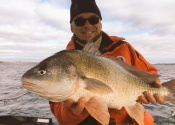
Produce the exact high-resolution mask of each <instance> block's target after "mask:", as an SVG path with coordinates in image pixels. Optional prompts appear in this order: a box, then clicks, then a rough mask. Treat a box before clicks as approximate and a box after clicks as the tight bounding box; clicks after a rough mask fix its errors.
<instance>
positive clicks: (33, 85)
mask: <svg viewBox="0 0 175 125" xmlns="http://www.w3.org/2000/svg"><path fill="white" fill-rule="evenodd" d="M22 85H23V86H24V87H25V88H28V89H32V88H35V89H36V88H38V87H39V86H37V85H35V84H33V83H30V82H26V81H24V82H22Z"/></svg>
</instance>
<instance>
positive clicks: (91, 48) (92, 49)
mask: <svg viewBox="0 0 175 125" xmlns="http://www.w3.org/2000/svg"><path fill="white" fill-rule="evenodd" d="M83 51H84V52H87V53H90V54H93V55H96V56H101V55H102V54H101V52H100V51H99V50H98V48H97V47H96V46H95V45H94V43H93V42H88V43H87V44H86V45H85V46H84V48H83Z"/></svg>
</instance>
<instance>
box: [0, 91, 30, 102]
mask: <svg viewBox="0 0 175 125" xmlns="http://www.w3.org/2000/svg"><path fill="white" fill-rule="evenodd" d="M25 94H27V92H25V93H23V94H22V95H19V96H17V97H13V98H4V99H0V101H1V102H4V104H7V102H8V101H10V100H16V99H18V98H19V97H21V96H23V95H25Z"/></svg>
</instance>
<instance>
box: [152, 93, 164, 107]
mask: <svg viewBox="0 0 175 125" xmlns="http://www.w3.org/2000/svg"><path fill="white" fill-rule="evenodd" d="M154 98H155V99H156V100H157V102H158V103H160V104H163V103H164V98H163V97H162V96H161V95H160V94H158V93H156V94H154Z"/></svg>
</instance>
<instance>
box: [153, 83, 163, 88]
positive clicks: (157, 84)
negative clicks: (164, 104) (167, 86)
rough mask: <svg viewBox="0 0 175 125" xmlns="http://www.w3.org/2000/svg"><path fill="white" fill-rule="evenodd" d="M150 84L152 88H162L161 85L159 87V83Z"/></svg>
mask: <svg viewBox="0 0 175 125" xmlns="http://www.w3.org/2000/svg"><path fill="white" fill-rule="evenodd" d="M152 84H153V86H154V87H156V88H160V87H162V85H161V84H160V83H158V82H154V83H152Z"/></svg>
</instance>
